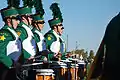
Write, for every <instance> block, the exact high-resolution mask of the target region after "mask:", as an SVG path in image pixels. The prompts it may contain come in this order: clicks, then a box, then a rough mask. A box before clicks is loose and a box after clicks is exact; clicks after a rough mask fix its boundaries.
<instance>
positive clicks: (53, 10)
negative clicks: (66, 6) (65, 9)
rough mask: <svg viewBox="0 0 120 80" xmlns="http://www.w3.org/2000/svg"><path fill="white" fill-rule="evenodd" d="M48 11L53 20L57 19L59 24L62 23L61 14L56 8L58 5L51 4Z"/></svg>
mask: <svg viewBox="0 0 120 80" xmlns="http://www.w3.org/2000/svg"><path fill="white" fill-rule="evenodd" d="M50 9H51V10H52V12H53V14H52V15H53V18H59V19H60V20H61V22H63V18H62V13H61V11H60V8H59V7H58V3H53V4H52V5H51V6H50Z"/></svg>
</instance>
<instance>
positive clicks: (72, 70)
mask: <svg viewBox="0 0 120 80" xmlns="http://www.w3.org/2000/svg"><path fill="white" fill-rule="evenodd" d="M70 73H71V79H72V80H78V64H71V66H70Z"/></svg>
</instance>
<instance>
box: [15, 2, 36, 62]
mask: <svg viewBox="0 0 120 80" xmlns="http://www.w3.org/2000/svg"><path fill="white" fill-rule="evenodd" d="M28 2H29V3H28ZM23 3H24V4H23V7H20V8H19V9H18V12H19V18H20V24H19V25H18V28H17V29H16V32H17V34H18V36H19V37H20V39H21V41H22V47H23V50H22V51H23V57H24V62H25V60H28V61H29V60H32V59H33V58H34V56H35V54H36V42H35V39H34V35H33V33H32V31H31V30H32V29H31V28H32V27H31V26H32V16H31V15H32V6H33V5H31V4H30V3H33V2H31V1H29V0H28V1H27V2H26V1H24V0H23Z"/></svg>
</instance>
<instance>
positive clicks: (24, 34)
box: [16, 22, 36, 59]
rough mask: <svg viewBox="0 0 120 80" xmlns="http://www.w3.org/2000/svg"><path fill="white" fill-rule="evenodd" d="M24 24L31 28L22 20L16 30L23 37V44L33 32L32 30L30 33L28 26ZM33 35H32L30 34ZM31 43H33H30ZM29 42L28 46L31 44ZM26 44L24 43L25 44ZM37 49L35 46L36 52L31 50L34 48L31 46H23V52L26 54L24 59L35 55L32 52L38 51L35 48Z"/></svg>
mask: <svg viewBox="0 0 120 80" xmlns="http://www.w3.org/2000/svg"><path fill="white" fill-rule="evenodd" d="M23 25H24V26H25V27H27V28H29V27H28V26H27V25H26V24H24V23H23V22H21V23H20V24H19V25H18V27H17V29H16V32H17V34H18V36H19V37H20V39H21V41H22V44H23V42H24V41H25V39H27V38H28V37H29V34H32V33H31V32H32V31H29V32H30V33H28V32H27V30H26V28H25V27H23ZM30 37H31V36H30ZM32 39H33V37H32ZM29 44H31V43H29ZM29 44H26V47H28V48H29V47H30V46H29ZM23 45H24V44H23ZM35 49H36V47H34V52H33V51H30V50H32V49H31V48H30V49H29V50H25V48H24V47H23V50H22V52H23V55H24V59H28V58H29V57H30V56H33V55H32V53H34V54H35V53H36V52H35V51H36V50H35Z"/></svg>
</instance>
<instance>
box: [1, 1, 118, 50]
mask: <svg viewBox="0 0 120 80" xmlns="http://www.w3.org/2000/svg"><path fill="white" fill-rule="evenodd" d="M53 2H58V3H59V4H60V5H59V7H60V9H61V12H62V15H63V19H64V21H63V25H64V27H65V29H64V35H63V38H64V39H65V40H66V39H67V35H68V51H71V50H74V49H75V47H76V41H77V43H78V45H79V46H78V48H79V49H81V48H83V49H85V50H87V51H89V50H91V49H92V50H94V52H96V51H97V49H98V47H99V44H100V43H101V40H102V38H103V36H104V32H105V29H106V26H107V24H108V23H109V21H110V20H111V19H112V18H113V17H114V16H115V15H117V14H118V13H119V11H120V0H43V7H44V10H45V12H46V13H45V15H44V18H45V21H46V23H45V26H44V29H43V33H45V32H47V31H48V30H49V29H50V28H49V25H48V23H47V21H48V20H49V19H51V18H52V12H51V11H50V9H49V7H50V5H51V4H52V3H53ZM6 6H7V0H1V3H0V9H2V8H4V7H6ZM21 6H22V5H21ZM3 25H4V23H3V22H2V19H1V16H0V26H1V27H2V26H3Z"/></svg>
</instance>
